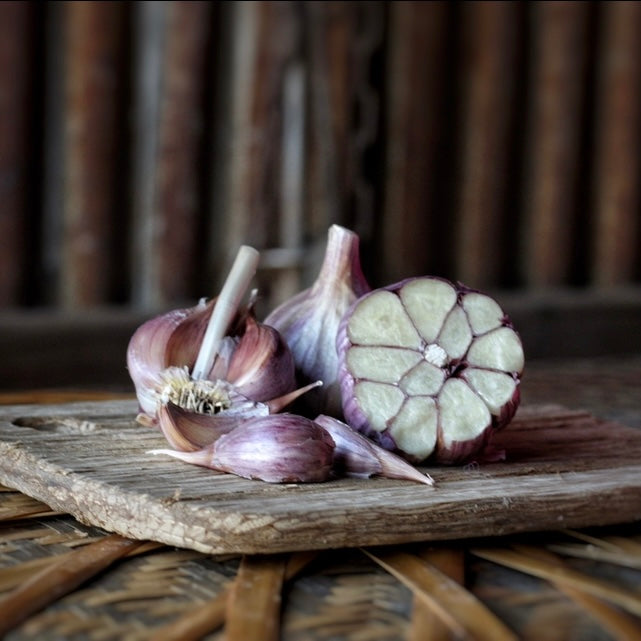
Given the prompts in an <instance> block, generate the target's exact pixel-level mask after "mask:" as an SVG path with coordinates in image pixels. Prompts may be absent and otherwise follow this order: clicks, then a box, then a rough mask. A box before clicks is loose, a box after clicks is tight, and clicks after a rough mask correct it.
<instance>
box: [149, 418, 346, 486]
mask: <svg viewBox="0 0 641 641" xmlns="http://www.w3.org/2000/svg"><path fill="white" fill-rule="evenodd" d="M151 453H152V454H166V455H168V456H172V457H174V458H177V459H179V460H181V461H184V462H187V463H192V464H194V465H200V466H203V467H208V468H211V469H214V470H218V471H221V472H229V473H231V474H236V475H237V476H242V477H244V478H248V479H259V480H262V481H267V482H270V483H307V482H320V481H326V480H328V479H329V477H330V473H331V470H332V461H333V456H334V441H333V440H332V438H331V436H330V435H329V433H328V432H327V431H326V430H325V429H323V428H322V427H321V426H320V425H317V424H316V423H314V422H313V421H311V420H309V419H307V418H303V417H302V416H295V415H293V414H273V415H270V416H265V417H257V418H252V419H250V420H248V421H245V422H244V423H243V424H241V425H239V426H238V427H236V428H235V429H234V430H232V431H231V432H229V433H228V434H224V435H222V436H221V437H220V438H218V439H217V440H216V441H215V442H214V443H212V444H210V445H208V446H207V447H204V448H202V449H200V450H197V451H192V452H176V451H173V450H164V449H163V450H152V451H151Z"/></svg>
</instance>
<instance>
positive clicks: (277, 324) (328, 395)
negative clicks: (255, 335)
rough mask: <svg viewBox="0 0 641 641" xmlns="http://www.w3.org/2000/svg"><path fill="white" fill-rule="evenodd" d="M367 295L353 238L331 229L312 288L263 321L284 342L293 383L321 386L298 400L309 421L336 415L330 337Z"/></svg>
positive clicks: (333, 340)
mask: <svg viewBox="0 0 641 641" xmlns="http://www.w3.org/2000/svg"><path fill="white" fill-rule="evenodd" d="M368 291H370V287H369V285H368V284H367V281H366V280H365V277H364V276H363V272H362V269H361V265H360V255H359V239H358V236H357V235H356V234H355V233H354V232H352V231H350V230H348V229H345V228H344V227H340V226H339V225H332V226H331V227H330V229H329V232H328V240H327V248H326V250H325V257H324V260H323V264H322V266H321V269H320V272H319V274H318V277H317V279H316V281H315V282H314V284H313V285H312V286H311V287H310V288H309V289H306V290H304V291H302V292H300V293H298V294H296V295H295V296H294V297H292V298H291V299H289V300H287V301H285V302H284V303H282V304H281V305H280V306H279V307H277V308H276V309H275V310H274V311H272V312H271V313H270V314H269V315H268V316H267V318H265V323H266V324H267V325H270V326H272V327H274V328H275V329H277V330H278V331H279V332H280V333H281V335H282V336H283V337H284V339H285V340H286V341H287V344H288V345H289V348H290V350H291V352H292V354H293V356H294V362H295V365H296V372H297V375H298V377H299V383H300V384H304V383H307V382H310V381H316V380H321V381H323V386H322V387H321V388H319V389H318V390H315V391H313V392H311V393H310V394H307V395H305V397H304V398H303V403H304V406H305V408H306V412H308V413H309V414H310V415H315V414H318V413H324V414H331V415H333V416H338V417H340V416H341V415H342V412H341V398H340V387H339V384H338V380H337V373H338V356H337V353H336V333H337V331H338V327H339V324H340V321H341V318H342V317H343V314H344V313H345V312H346V311H347V309H348V308H349V306H350V305H351V304H352V303H353V302H354V301H355V300H356V299H358V298H359V297H360V296H362V295H363V294H365V293H366V292H368Z"/></svg>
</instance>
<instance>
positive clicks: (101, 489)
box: [0, 401, 641, 553]
mask: <svg viewBox="0 0 641 641" xmlns="http://www.w3.org/2000/svg"><path fill="white" fill-rule="evenodd" d="M135 413H136V406H135V404H134V403H133V402H129V401H124V402H123V401H106V402H104V401H103V402H93V403H75V404H66V405H53V406H34V405H22V406H11V407H6V408H2V410H1V411H0V483H2V484H5V485H7V486H9V487H12V488H16V489H18V490H20V491H22V492H24V493H25V494H28V495H30V496H32V497H34V498H37V499H40V500H41V501H44V502H46V503H47V504H49V505H50V506H52V507H53V508H54V509H57V510H61V511H65V512H68V513H70V514H72V515H73V516H75V517H76V518H77V519H78V520H80V521H82V522H84V523H88V524H91V525H96V526H100V527H103V528H105V529H107V530H110V531H113V532H118V533H120V534H123V535H126V536H129V537H133V538H139V539H153V540H156V541H160V542H162V543H166V544H169V545H176V546H180V547H187V548H193V549H195V550H199V551H203V552H209V553H226V552H242V553H270V552H281V551H293V550H303V549H321V548H333V547H353V546H363V545H379V544H393V543H404V542H412V541H428V540H444V539H455V538H465V537H475V536H486V535H501V534H508V533H513V532H520V531H537V530H549V529H559V528H567V527H584V526H590V525H605V524H612V523H623V522H631V521H635V520H637V519H641V430H637V429H634V428H629V427H624V426H621V425H618V424H615V423H610V422H604V421H600V420H597V419H595V418H594V417H593V416H591V415H590V414H588V413H585V412H579V411H570V410H564V409H562V408H559V407H553V406H541V407H538V406H537V407H534V406H533V407H529V408H528V407H525V408H521V409H520V410H519V413H518V415H517V417H516V419H515V420H514V421H513V422H512V424H511V425H510V426H509V427H508V428H507V429H506V430H504V431H503V432H502V433H501V434H500V435H498V437H497V439H496V443H497V445H498V446H502V447H505V448H506V449H507V460H506V461H505V462H501V463H491V464H490V463H487V464H481V465H468V466H465V467H454V468H443V467H438V468H437V467H435V468H429V472H430V474H431V475H432V476H433V478H434V479H435V481H436V487H434V488H430V487H428V486H422V485H419V484H416V483H412V482H406V481H398V480H388V479H369V480H360V479H338V480H335V481H330V482H327V483H320V484H296V485H292V484H288V485H272V484H269V483H264V482H261V481H249V480H245V479H241V478H238V477H235V476H232V475H225V474H218V473H216V472H213V471H210V470H207V469H204V468H200V467H195V466H192V465H188V464H185V463H182V462H179V461H176V460H174V459H170V458H169V457H163V456H153V455H151V454H148V453H147V452H148V450H150V449H153V448H157V447H163V446H165V442H164V440H163V439H162V437H161V436H160V435H159V433H157V432H155V431H154V430H151V429H147V428H143V427H141V426H139V425H137V424H136V423H135V421H134V416H135Z"/></svg>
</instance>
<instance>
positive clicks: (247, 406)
mask: <svg viewBox="0 0 641 641" xmlns="http://www.w3.org/2000/svg"><path fill="white" fill-rule="evenodd" d="M180 376H183V377H185V378H186V379H189V376H188V374H187V373H186V372H184V370H179V371H177V372H175V373H174V377H180ZM199 383H201V384H202V385H200V386H199ZM319 384H320V381H317V382H316V383H310V384H309V385H308V386H306V387H303V388H300V389H297V390H294V391H293V392H289V393H288V394H285V395H283V396H279V397H278V398H274V399H271V400H269V401H267V402H265V403H260V402H257V401H252V400H250V399H248V398H247V397H245V396H243V395H242V394H239V393H238V392H237V391H236V390H235V388H234V387H233V386H232V385H230V384H229V383H226V382H225V381H215V382H214V383H213V384H212V383H210V381H199V382H194V381H190V380H187V383H186V384H179V385H178V387H179V389H180V390H181V391H182V393H184V392H185V390H190V393H194V394H195V397H196V398H197V399H198V401H199V407H198V408H197V409H196V410H193V409H186V408H190V407H192V406H193V405H194V403H193V402H191V401H189V400H183V402H182V403H175V402H173V401H172V400H171V399H172V398H173V396H174V395H173V394H172V393H171V391H170V392H169V393H165V392H164V391H163V390H161V395H160V398H161V402H160V405H159V409H158V414H157V420H155V421H154V422H153V424H156V425H157V426H158V427H159V428H160V431H161V432H162V433H163V435H164V436H165V438H166V439H167V441H168V443H169V444H170V445H171V446H172V447H173V448H175V449H176V450H180V451H183V452H193V451H195V450H198V449H201V448H203V447H205V446H207V445H210V444H211V443H213V442H214V441H216V440H217V439H218V438H219V437H220V436H222V435H223V434H227V433H228V432H231V431H232V430H233V429H235V428H236V427H238V426H239V425H241V424H242V423H244V422H245V421H247V420H248V419H251V418H255V417H258V416H268V415H269V414H276V413H278V412H280V411H281V410H282V409H283V408H285V407H287V405H289V404H290V403H291V402H293V401H294V400H295V399H296V398H298V397H299V396H301V395H302V394H305V393H306V392H307V391H309V390H310V389H313V388H314V387H317V386H318V385H319ZM199 387H200V388H201V389H199ZM194 390H195V391H194ZM220 398H224V400H225V403H224V404H223V403H221V402H220V400H219V399H220ZM139 421H140V418H139ZM142 422H145V421H144V419H143V421H142Z"/></svg>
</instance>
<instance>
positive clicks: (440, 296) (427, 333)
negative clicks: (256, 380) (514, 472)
mask: <svg viewBox="0 0 641 641" xmlns="http://www.w3.org/2000/svg"><path fill="white" fill-rule="evenodd" d="M337 346H338V351H339V361H340V378H341V389H342V398H343V411H344V414H345V418H346V420H347V422H348V423H349V424H350V425H351V426H352V427H353V428H355V429H357V430H359V431H361V432H362V433H364V434H366V435H367V436H369V437H370V438H372V440H374V441H375V442H377V443H378V444H379V445H381V446H382V447H384V448H386V449H389V450H393V451H397V452H398V453H400V454H401V455H402V456H404V457H405V458H408V459H409V460H411V461H414V462H419V461H422V460H425V459H427V458H428V457H432V458H434V459H435V460H436V461H438V462H442V463H457V462H462V461H465V460H468V459H470V458H471V457H472V456H475V455H477V454H478V453H480V452H481V451H482V450H483V449H484V448H485V447H486V445H487V444H488V441H489V438H490V437H491V434H492V433H493V431H494V430H497V429H500V428H501V427H503V426H505V425H506V424H507V423H508V422H509V421H510V420H511V419H512V416H513V415H514V412H515V411H516V408H517V406H518V404H519V384H520V376H521V371H522V369H523V364H524V356H523V347H522V344H521V340H520V338H519V336H518V334H517V333H516V332H515V331H514V328H513V326H512V324H511V322H510V320H509V319H508V318H507V316H506V315H505V313H504V312H503V310H502V309H501V308H500V307H499V305H498V304H497V303H496V302H495V301H494V300H492V299H491V298H490V297H489V296H486V295H484V294H482V293H480V292H476V291H472V290H470V289H468V288H466V287H463V286H461V285H455V284H453V283H450V282H449V281H447V280H444V279H440V278H432V277H422V278H412V279H408V280H405V281H402V282H400V283H397V284H395V285H391V286H390V287H386V288H383V289H379V290H376V291H373V292H371V293H369V294H366V295H365V296H363V297H362V298H361V299H359V300H358V301H357V302H356V303H355V304H354V305H353V306H352V308H351V309H350V310H349V312H348V313H347V314H346V315H345V318H344V319H343V322H342V324H341V328H340V330H339V333H338V337H337Z"/></svg>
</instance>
